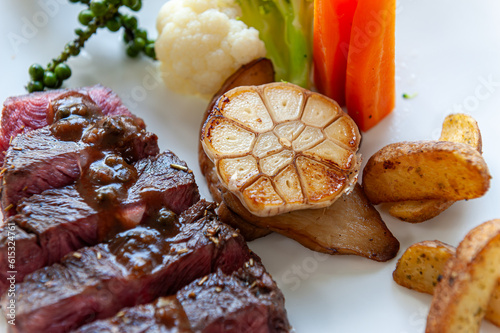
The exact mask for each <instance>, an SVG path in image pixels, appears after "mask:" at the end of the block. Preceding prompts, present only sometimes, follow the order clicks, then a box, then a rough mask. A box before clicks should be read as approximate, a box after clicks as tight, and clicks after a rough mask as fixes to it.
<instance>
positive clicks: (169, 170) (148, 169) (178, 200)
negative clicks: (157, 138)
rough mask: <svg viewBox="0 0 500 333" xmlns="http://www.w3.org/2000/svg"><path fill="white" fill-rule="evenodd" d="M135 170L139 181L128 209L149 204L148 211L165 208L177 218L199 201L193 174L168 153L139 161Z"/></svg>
mask: <svg viewBox="0 0 500 333" xmlns="http://www.w3.org/2000/svg"><path fill="white" fill-rule="evenodd" d="M134 167H135V169H136V170H137V173H138V174H139V178H138V179H137V181H136V182H135V184H134V185H132V186H131V187H130V189H129V196H128V198H127V200H126V201H125V202H124V205H125V206H128V207H130V208H129V209H138V208H137V207H140V206H142V205H144V202H148V205H149V206H148V210H149V211H156V210H158V209H159V208H161V207H165V206H166V207H167V208H168V209H170V210H172V211H173V212H175V213H176V214H180V213H181V212H183V211H184V210H186V209H187V208H188V207H190V206H191V205H193V204H195V203H196V202H197V201H198V200H199V198H200V195H199V192H198V186H197V185H196V183H195V180H194V174H193V172H192V171H191V170H189V169H188V167H187V165H186V163H185V162H184V161H181V160H180V159H179V158H178V157H177V156H176V155H175V154H174V153H172V152H171V151H166V152H164V153H161V154H158V155H156V156H151V157H148V158H145V159H142V160H140V161H138V162H137V163H135V164H134Z"/></svg>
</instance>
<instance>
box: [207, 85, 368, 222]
mask: <svg viewBox="0 0 500 333" xmlns="http://www.w3.org/2000/svg"><path fill="white" fill-rule="evenodd" d="M359 141H360V134H359V131H358V128H357V126H356V124H355V123H354V121H353V120H352V119H351V118H350V117H349V116H348V115H347V114H345V113H344V112H343V111H342V109H341V108H340V107H339V105H338V104H337V103H336V102H334V101H333V100H331V99H329V98H327V97H325V96H323V95H320V94H317V93H314V92H311V91H308V90H305V89H303V88H301V87H298V86H295V85H293V84H288V83H271V84H266V85H262V86H247V87H238V88H235V89H232V90H230V91H228V92H227V93H226V94H224V95H222V96H221V98H220V99H219V100H218V101H217V103H216V104H215V106H214V108H213V110H212V112H211V113H210V115H209V116H208V118H207V120H206V122H205V124H204V126H203V129H202V137H201V142H202V145H203V148H204V150H205V152H206V154H207V155H208V157H209V158H210V159H211V160H212V161H213V162H214V164H215V166H216V170H217V174H218V176H219V178H220V180H221V182H222V184H223V185H224V186H225V187H227V188H228V189H229V190H230V191H232V192H233V193H234V194H235V195H236V196H237V197H238V198H239V199H240V200H241V202H242V204H243V205H244V206H245V207H246V208H247V209H248V210H249V211H250V212H251V213H253V214H255V215H257V216H271V215H276V214H281V213H285V212H289V211H292V210H297V209H305V208H321V207H326V206H329V205H331V204H332V203H333V202H334V201H335V200H336V199H337V198H338V197H339V196H341V195H342V194H343V193H344V192H345V191H349V190H350V189H351V188H352V186H353V185H354V184H355V183H356V181H357V176H358V171H359V166H360V162H361V159H360V157H359V156H358V155H357V150H358V147H359Z"/></svg>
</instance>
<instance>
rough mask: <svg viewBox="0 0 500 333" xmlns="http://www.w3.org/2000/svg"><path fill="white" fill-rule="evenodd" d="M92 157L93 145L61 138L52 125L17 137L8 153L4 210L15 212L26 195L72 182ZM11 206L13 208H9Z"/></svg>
mask: <svg viewBox="0 0 500 333" xmlns="http://www.w3.org/2000/svg"><path fill="white" fill-rule="evenodd" d="M90 159H91V147H90V146H89V145H86V144H83V143H81V142H73V141H61V140H59V139H57V138H56V137H55V136H54V135H53V134H52V132H51V130H50V128H49V127H44V128H41V129H38V130H35V131H31V132H28V133H25V134H23V135H19V136H17V137H16V138H15V139H14V140H13V141H12V146H11V147H10V148H9V149H8V151H7V155H6V156H5V163H4V165H5V168H4V169H3V170H4V175H3V185H2V188H1V195H2V207H3V208H4V211H7V214H8V215H12V214H9V212H11V213H12V212H15V209H12V208H15V206H16V205H17V203H18V202H19V200H21V199H22V198H26V197H29V196H31V195H33V194H39V193H42V192H43V191H45V190H47V189H51V188H58V187H63V186H66V185H69V184H72V183H74V182H75V180H77V179H78V178H79V177H80V172H81V169H82V168H83V167H84V166H86V165H87V164H88V162H89V160H90ZM9 206H10V208H8V207H9Z"/></svg>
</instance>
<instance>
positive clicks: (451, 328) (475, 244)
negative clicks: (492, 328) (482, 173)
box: [426, 220, 500, 333]
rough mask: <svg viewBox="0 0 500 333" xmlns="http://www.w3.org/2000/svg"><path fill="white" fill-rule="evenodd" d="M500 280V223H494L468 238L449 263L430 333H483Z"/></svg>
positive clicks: (430, 321) (437, 292)
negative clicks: (499, 280)
mask: <svg viewBox="0 0 500 333" xmlns="http://www.w3.org/2000/svg"><path fill="white" fill-rule="evenodd" d="M499 277H500V220H492V221H489V222H486V223H483V224H482V225H480V226H478V227H476V228H475V229H473V230H472V231H471V232H470V233H469V234H467V236H466V237H465V238H464V240H463V241H462V242H461V243H460V245H459V246H458V248H457V251H456V255H455V256H453V257H452V258H451V259H450V260H449V261H448V262H447V263H446V265H445V267H444V270H443V278H442V280H441V282H440V283H439V284H438V285H437V287H436V289H435V292H434V297H433V299H432V303H431V308H430V310H429V316H428V318H427V327H426V332H427V333H434V332H435V333H438V332H439V333H447V332H450V333H451V332H453V333H461V332H464V333H465V332H479V327H480V324H481V320H482V319H483V318H484V316H485V314H486V313H487V309H488V308H490V309H491V305H490V298H491V296H492V294H494V293H495V289H496V288H497V286H498V278H499ZM493 319H494V318H493Z"/></svg>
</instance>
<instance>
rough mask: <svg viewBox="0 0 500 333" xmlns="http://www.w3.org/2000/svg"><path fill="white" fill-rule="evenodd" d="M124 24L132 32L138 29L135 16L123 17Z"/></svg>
mask: <svg viewBox="0 0 500 333" xmlns="http://www.w3.org/2000/svg"><path fill="white" fill-rule="evenodd" d="M122 24H123V25H124V26H125V28H127V29H130V30H135V29H137V18H136V17H135V16H129V15H123V16H122Z"/></svg>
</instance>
